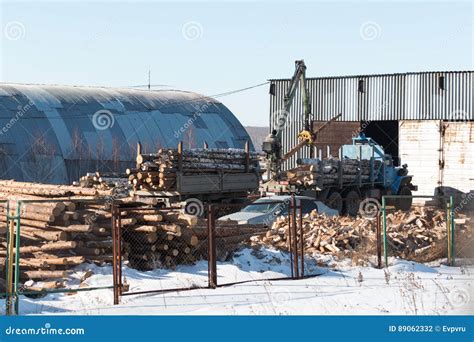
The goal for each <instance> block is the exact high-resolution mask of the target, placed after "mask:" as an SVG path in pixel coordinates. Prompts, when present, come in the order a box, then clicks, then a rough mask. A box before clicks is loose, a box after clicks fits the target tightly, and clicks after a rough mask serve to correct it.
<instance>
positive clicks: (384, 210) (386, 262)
mask: <svg viewBox="0 0 474 342" xmlns="http://www.w3.org/2000/svg"><path fill="white" fill-rule="evenodd" d="M382 219H383V222H382V229H383V256H384V261H385V267H388V250H387V249H388V246H387V208H386V207H385V196H382Z"/></svg>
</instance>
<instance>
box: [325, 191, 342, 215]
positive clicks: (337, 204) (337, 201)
mask: <svg viewBox="0 0 474 342" xmlns="http://www.w3.org/2000/svg"><path fill="white" fill-rule="evenodd" d="M326 202H327V205H328V207H329V208H331V209H335V210H337V211H338V212H339V214H341V213H342V196H341V194H340V193H339V192H333V193H331V194H330V195H329V197H328V199H327V201H326Z"/></svg>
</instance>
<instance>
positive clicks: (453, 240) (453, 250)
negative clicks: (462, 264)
mask: <svg viewBox="0 0 474 342" xmlns="http://www.w3.org/2000/svg"><path fill="white" fill-rule="evenodd" d="M449 204H450V207H451V212H450V220H451V222H450V227H451V263H452V264H451V266H454V265H455V263H456V222H454V199H453V196H450V197H449Z"/></svg>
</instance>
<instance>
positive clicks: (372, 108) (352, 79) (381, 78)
mask: <svg viewBox="0 0 474 342" xmlns="http://www.w3.org/2000/svg"><path fill="white" fill-rule="evenodd" d="M271 83H272V84H273V85H274V89H275V95H270V127H271V129H273V128H275V127H277V125H278V116H279V115H280V112H281V108H283V100H284V96H285V92H286V90H287V89H288V86H289V83H290V80H287V79H284V80H271ZM308 88H309V91H310V93H311V103H312V114H313V119H314V120H318V121H327V120H330V119H331V118H332V117H333V116H335V115H336V114H339V113H342V117H341V118H340V119H339V120H338V121H359V122H360V121H375V120H462V121H469V120H474V71H465V72H424V73H405V74H392V75H361V76H346V77H323V78H309V79H308ZM302 116H303V103H302V99H301V96H300V92H297V93H296V96H295V100H294V103H293V107H292V108H291V110H290V113H289V115H288V122H287V124H286V126H285V127H284V129H283V136H282V144H283V151H284V152H286V151H288V150H289V149H290V148H291V147H292V146H294V145H295V144H296V143H297V135H298V132H299V131H301V129H302V128H303V122H302V120H303V118H302ZM308 154H309V149H307V148H306V149H303V150H302V151H301V152H300V155H301V156H307V155H308ZM297 157H298V156H295V157H294V158H292V159H290V160H289V161H288V162H287V163H285V164H284V165H283V167H284V168H285V169H286V168H289V167H293V166H294V165H295V160H296V158H297Z"/></svg>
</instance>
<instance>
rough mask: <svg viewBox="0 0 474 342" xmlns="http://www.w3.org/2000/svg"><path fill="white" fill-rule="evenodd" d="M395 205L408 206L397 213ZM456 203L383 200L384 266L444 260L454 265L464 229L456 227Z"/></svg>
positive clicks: (428, 198) (446, 199) (438, 198)
mask: <svg viewBox="0 0 474 342" xmlns="http://www.w3.org/2000/svg"><path fill="white" fill-rule="evenodd" d="M396 201H404V202H405V203H407V206H406V207H407V210H403V211H402V210H397V209H396V208H395V206H394V203H395V202H396ZM454 209H455V207H454V205H453V199H452V198H450V197H443V196H384V197H383V199H382V208H381V224H382V231H381V233H382V241H383V250H384V261H385V265H388V264H389V258H390V257H395V258H400V259H404V260H411V261H415V262H421V263H424V262H430V261H434V260H438V259H442V258H446V259H447V263H448V264H449V265H454V263H455V256H456V240H457V239H458V237H459V236H461V235H463V231H462V230H463V227H462V226H458V227H457V226H456V223H455V218H456V214H455V211H454Z"/></svg>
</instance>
